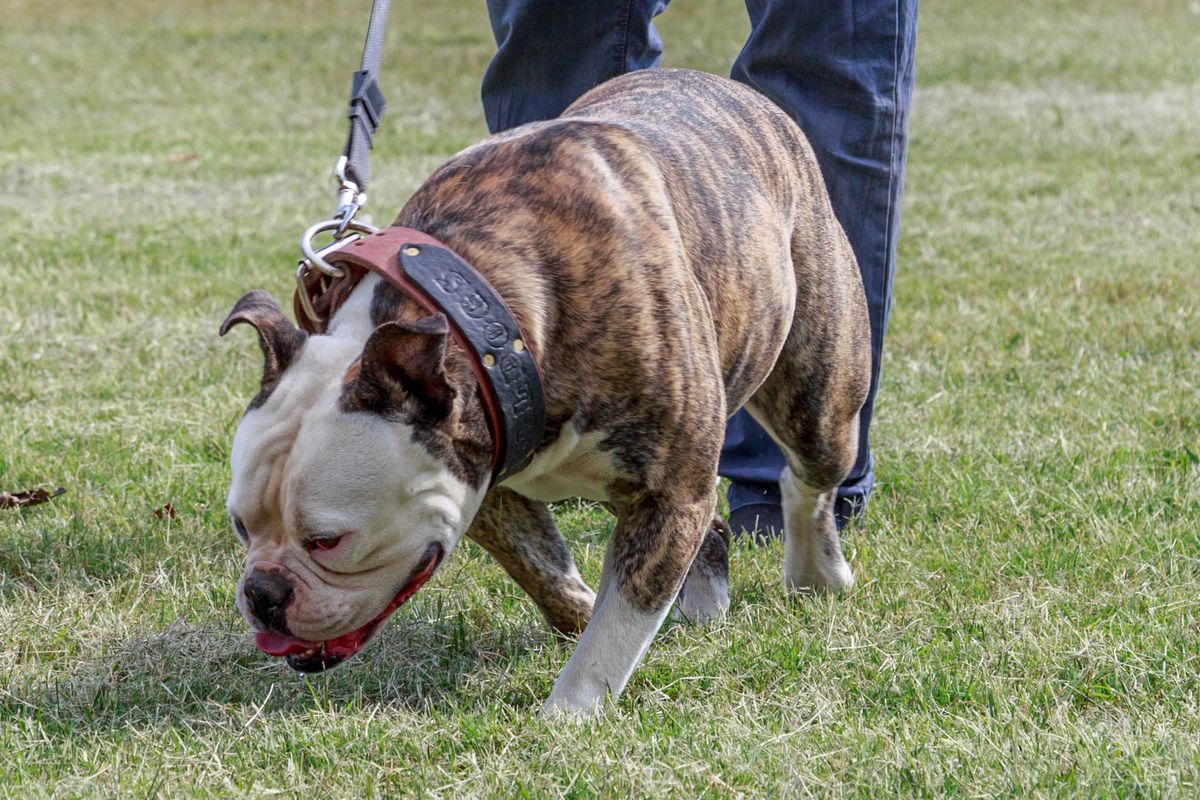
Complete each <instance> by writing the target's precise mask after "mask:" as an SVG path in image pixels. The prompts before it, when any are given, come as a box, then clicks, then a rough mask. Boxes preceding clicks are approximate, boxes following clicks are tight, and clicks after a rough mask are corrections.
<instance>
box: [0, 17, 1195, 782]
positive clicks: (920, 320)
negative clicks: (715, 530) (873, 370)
mask: <svg viewBox="0 0 1200 800" xmlns="http://www.w3.org/2000/svg"><path fill="white" fill-rule="evenodd" d="M367 6H368V4H367V3H366V2H360V3H351V4H347V3H345V2H329V1H328V0H308V2H305V3H303V4H300V3H285V2H279V0H268V1H267V2H259V3H239V2H228V1H226V2H219V3H185V2H181V0H168V1H167V2H149V1H148V0H128V1H127V2H123V3H120V4H116V3H106V2H100V0H70V2H61V3H45V2H39V1H38V0H8V2H7V3H6V4H5V6H4V11H3V20H2V22H0V120H2V122H0V244H2V245H3V254H2V255H0V286H2V287H3V290H2V291H0V412H2V413H0V490H9V491H16V490H20V489H28V488H33V487H35V486H38V485H47V486H63V487H65V488H66V489H67V493H66V494H64V495H62V496H61V497H58V498H56V499H54V500H52V501H51V502H49V503H47V504H45V505H42V506H39V507H36V508H27V509H23V510H12V509H10V510H0V795H5V796H13V797H21V798H27V797H40V796H69V797H74V796H80V795H84V796H90V795H100V796H108V795H114V796H117V795H119V796H132V795H162V796H168V795H172V796H178V795H199V796H210V795H211V796H218V795H219V796H229V795H232V796H265V795H275V794H283V795H287V796H292V795H295V796H304V797H325V796H331V797H358V796H364V795H390V796H396V795H401V796H455V795H464V796H497V797H511V796H530V797H546V796H559V795H562V796H571V797H627V796H680V797H698V796H704V797H734V796H739V795H742V796H746V797H779V796H784V797H804V796H810V795H814V796H833V797H840V796H859V797H886V796H893V795H904V796H929V795H944V794H952V795H969V796H994V795H1015V796H1022V797H1025V796H1047V797H1057V796H1078V797H1107V796H1122V797H1125V796H1146V797H1165V796H1181V797H1190V796H1196V795H1197V794H1198V793H1200V678H1198V668H1200V664H1198V657H1200V265H1198V264H1197V254H1198V253H1200V58H1197V55H1196V49H1195V47H1196V31H1197V30H1198V29H1200V5H1198V4H1197V3H1195V2H1184V0H1172V1H1171V2H1167V1H1166V0H1160V1H1150V0H1146V1H1145V2H1117V1H1116V0H1112V1H1111V2H1064V1H1061V0H1057V1H1044V2H1003V1H1002V0H976V2H971V3H951V2H947V0H927V2H926V3H925V4H924V7H923V8H922V17H921V20H920V35H919V46H918V54H917V61H918V66H917V83H918V90H917V96H916V101H915V107H914V111H913V123H912V124H913V129H912V143H911V149H910V153H909V173H908V188H907V194H906V196H905V205H904V211H903V220H902V231H901V252H900V255H899V266H898V270H899V271H898V277H897V281H896V302H895V309H894V313H893V317H892V320H893V321H892V329H891V332H890V338H889V340H888V347H887V356H886V360H885V366H884V369H885V377H884V381H885V383H884V387H883V391H882V393H881V395H880V401H879V405H878V407H877V420H878V421H877V424H876V428H875V431H874V441H875V446H876V450H877V457H878V460H879V488H878V491H877V493H876V495H875V497H874V500H873V502H872V505H871V508H870V513H869V515H868V517H867V519H866V520H865V522H864V523H863V524H862V525H861V526H859V527H858V528H856V529H854V530H852V531H850V532H849V534H848V535H847V536H846V537H845V538H846V542H847V549H848V553H849V555H850V556H851V560H852V563H853V565H854V569H855V572H856V574H857V575H858V583H857V584H856V586H855V588H854V589H853V591H851V592H850V593H849V594H848V595H847V596H845V597H841V598H836V599H832V598H819V599H815V600H808V601H804V602H789V601H786V600H785V599H784V598H783V597H782V593H781V567H780V562H781V553H780V549H779V547H778V546H777V545H776V546H773V547H771V546H768V547H764V548H760V549H752V548H748V547H739V548H737V549H735V552H734V553H733V565H732V602H733V606H732V609H731V613H730V615H729V618H728V619H727V620H726V621H724V622H721V623H719V624H715V625H712V626H710V627H708V628H700V627H692V626H687V625H669V626H668V627H666V628H665V629H664V630H663V632H662V633H661V634H660V636H659V637H658V639H657V640H656V642H655V644H654V646H653V647H652V648H651V650H650V653H649V655H648V657H647V659H646V661H645V662H644V664H643V665H642V667H641V668H640V669H639V670H638V671H637V672H636V673H635V674H634V677H633V680H632V681H631V682H630V685H629V688H628V689H627V691H626V693H625V695H624V696H623V697H622V698H621V699H620V701H619V702H618V703H617V704H616V706H615V707H614V708H612V709H611V710H610V711H609V712H608V713H607V714H605V715H604V716H602V717H601V718H599V719H596V720H594V721H591V722H587V723H583V724H579V725H573V724H564V723H552V722H547V721H545V720H542V719H541V718H539V716H538V714H537V710H538V708H539V704H540V702H541V700H542V698H544V697H545V696H546V695H547V693H548V692H549V689H550V687H551V685H552V683H553V681H554V678H555V676H556V675H557V673H558V670H559V669H560V668H561V666H562V664H563V663H564V662H565V660H566V658H567V656H568V654H569V650H568V648H567V647H565V646H563V645H561V644H558V643H556V642H555V641H554V640H553V639H551V638H550V637H549V636H548V635H547V634H546V632H545V630H544V628H543V626H542V624H541V622H540V618H539V616H538V614H537V612H536V610H535V609H534V607H533V606H532V604H531V603H529V602H528V601H527V600H526V599H525V598H524V597H523V596H522V593H521V592H520V590H519V589H518V588H517V587H516V585H515V584H514V583H512V582H511V581H509V580H508V579H507V578H506V577H505V576H504V575H503V573H502V572H501V570H500V569H499V568H498V567H497V566H496V565H495V564H494V563H492V562H491V560H490V559H489V558H488V557H487V556H486V555H485V554H483V553H482V551H481V550H479V549H478V548H477V547H475V546H473V545H465V546H463V547H461V548H460V549H459V550H458V551H456V553H455V554H454V555H453V557H452V558H451V559H450V561H449V562H448V564H447V565H446V566H445V568H444V569H443V570H442V571H441V572H440V573H439V575H438V577H437V578H436V579H435V580H434V581H433V582H432V583H431V584H430V585H429V586H428V587H426V588H425V589H424V590H422V592H421V593H420V594H419V595H418V596H417V597H416V598H415V599H414V600H412V601H411V602H410V603H409V604H408V605H407V606H406V608H404V609H403V610H402V611H401V612H400V613H398V614H397V615H396V617H395V618H394V619H393V621H392V622H391V624H390V626H389V628H388V630H387V631H386V632H385V634H384V635H383V636H382V637H381V640H380V641H379V642H377V643H376V644H375V645H373V646H372V647H371V648H370V649H369V650H368V651H367V652H366V653H364V654H363V656H361V657H360V658H358V659H357V660H356V663H354V664H353V665H352V666H350V667H343V668H341V669H338V670H335V671H333V672H331V673H327V674H323V675H320V676H317V677H315V678H305V677H302V676H299V675H296V674H292V673H291V672H289V671H288V670H287V668H286V667H284V666H283V665H281V664H279V663H276V662H274V661H272V660H269V659H268V658H266V657H265V656H263V655H262V654H260V653H259V652H258V651H256V650H255V649H254V647H253V643H252V641H251V638H250V636H249V635H248V633H247V629H246V627H245V624H244V623H243V622H242V620H241V619H240V618H239V616H238V614H237V612H236V611H235V609H234V589H235V581H236V579H237V576H238V573H239V572H240V569H241V563H240V552H239V550H240V547H239V545H238V543H237V541H236V539H235V537H234V535H233V533H232V531H231V530H230V527H229V524H228V521H227V519H226V517H225V514H224V510H223V502H224V492H225V488H226V481H227V478H228V466H227V455H228V448H229V444H230V441H231V439H232V435H233V430H234V427H235V425H236V424H237V420H238V418H239V416H240V414H241V412H242V410H243V408H244V406H245V403H246V402H247V400H248V399H249V398H250V397H251V396H252V395H253V393H254V391H255V386H256V383H257V379H258V371H259V366H260V359H259V356H258V352H257V347H256V346H255V344H254V340H253V336H251V335H250V333H249V332H248V331H239V333H238V334H237V335H232V336H230V337H228V338H226V339H219V338H218V337H217V335H216V329H217V326H218V324H219V323H220V321H221V319H222V318H223V317H224V315H225V313H226V312H227V311H228V309H229V307H230V306H231V305H232V303H233V301H234V300H236V299H237V298H238V297H240V296H241V294H242V293H243V292H245V291H246V290H248V289H250V288H256V287H263V288H268V289H270V290H271V291H272V292H274V293H275V294H276V296H277V297H285V296H287V295H288V294H289V293H290V288H289V284H290V280H291V272H292V270H293V268H294V265H295V258H296V252H297V251H296V244H295V243H296V239H297V237H298V235H299V233H300V231H301V230H302V229H303V227H305V226H306V225H307V224H308V223H309V222H311V221H313V220H316V219H318V218H319V217H321V216H322V215H325V214H327V213H328V212H329V210H330V209H331V203H332V200H333V194H332V189H333V183H332V181H331V179H330V178H329V170H330V167H331V165H332V162H333V159H334V157H335V156H336V155H337V152H338V151H339V149H340V147H341V144H342V137H343V136H344V129H343V124H344V123H343V119H342V114H343V105H344V102H345V97H344V95H345V90H346V87H347V85H348V81H349V75H350V72H351V71H352V70H353V69H355V68H356V67H357V61H358V56H359V52H360V46H361V38H362V32H363V30H364V28H365V23H366V13H367ZM391 22H392V24H391V27H390V34H389V40H388V45H387V50H386V53H385V56H384V65H385V71H384V76H383V79H382V84H383V88H384V91H385V92H386V94H387V97H388V100H389V103H390V105H389V111H388V115H387V116H386V117H385V120H384V124H383V127H382V130H381V131H380V133H379V135H378V137H377V148H376V150H375V154H374V166H375V174H374V182H373V185H372V187H371V204H370V210H371V211H372V212H373V213H374V215H375V218H376V221H377V222H383V221H386V220H388V219H390V215H391V214H392V213H394V211H395V210H396V209H398V208H399V207H400V205H401V204H402V202H403V201H404V199H405V198H406V196H407V195H408V194H409V193H410V192H412V191H413V190H414V189H415V188H416V187H417V186H418V185H419V184H420V182H421V180H422V179H423V177H424V176H426V175H428V174H429V173H430V172H431V171H432V170H433V168H434V167H435V166H436V165H437V164H438V163H440V162H441V161H442V160H443V159H445V158H446V157H447V156H449V155H450V154H451V153H453V152H455V151H456V150H458V149H459V148H461V147H463V146H465V145H466V144H468V143H470V142H472V141H474V140H476V139H478V138H480V137H481V136H482V135H484V133H485V130H484V127H483V122H482V114H481V111H480V108H479V101H478V91H477V90H478V80H479V77H480V76H481V74H482V71H483V69H484V66H485V65H486V63H487V60H488V57H489V56H490V53H491V49H492V44H491V39H490V33H489V32H488V29H487V24H486V19H485V13H484V8H483V3H481V2H470V3H468V2H454V3H421V2H416V0H406V1H405V2H397V3H395V4H394V7H393V10H392V20H391ZM660 29H661V31H662V33H663V36H664V38H665V39H666V42H667V48H668V55H667V63H669V64H670V65H674V66H690V67H696V68H701V69H707V70H711V71H715V72H723V71H725V70H727V69H728V65H729V63H730V62H731V60H732V58H733V56H734V54H735V53H736V52H737V49H738V47H739V45H740V42H741V39H742V37H744V35H745V31H746V22H745V15H744V11H743V10H742V8H741V4H740V3H738V2H736V1H735V0H721V1H720V2H717V0H678V2H677V4H676V5H675V6H673V7H672V8H671V9H670V10H669V11H668V12H667V13H666V14H665V15H664V16H663V18H662V21H661V25H660ZM168 506H169V508H168ZM156 512H158V513H156ZM557 513H558V519H559V521H560V524H561V526H562V528H563V530H564V532H565V533H566V535H567V537H568V539H569V540H570V541H571V542H572V545H573V547H574V550H575V552H576V555H577V558H578V559H579V561H580V565H581V569H582V570H583V572H584V573H585V575H586V576H587V577H588V578H589V580H591V581H592V582H593V583H594V582H595V580H596V579H597V577H598V573H599V566H600V559H601V556H602V554H603V550H604V547H605V544H606V541H607V538H608V536H609V534H610V532H611V528H612V521H611V519H610V518H609V517H607V515H606V514H605V513H604V512H603V511H601V510H600V509H598V508H596V507H594V506H592V505H590V504H586V503H578V502H571V503H564V504H562V505H561V506H559V508H558V512H557Z"/></svg>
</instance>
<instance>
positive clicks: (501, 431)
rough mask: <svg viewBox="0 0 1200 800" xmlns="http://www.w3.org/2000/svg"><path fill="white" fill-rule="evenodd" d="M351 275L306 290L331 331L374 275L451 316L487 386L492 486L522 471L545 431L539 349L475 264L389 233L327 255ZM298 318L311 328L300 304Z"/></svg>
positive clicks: (407, 235)
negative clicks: (351, 299)
mask: <svg viewBox="0 0 1200 800" xmlns="http://www.w3.org/2000/svg"><path fill="white" fill-rule="evenodd" d="M325 258H326V261H328V262H329V263H330V264H333V265H335V266H338V267H340V268H341V269H342V270H343V271H344V272H345V276H344V277H342V278H337V279H334V280H333V281H332V282H329V281H327V280H318V278H319V276H314V277H313V279H312V280H311V281H308V280H306V281H305V283H304V285H303V287H302V288H298V289H297V292H299V291H306V292H307V294H308V297H309V300H310V301H311V303H312V305H313V307H314V308H316V309H317V310H318V312H319V313H320V314H321V316H322V317H323V319H324V320H326V322H325V325H327V324H328V321H329V320H331V319H332V318H333V315H334V314H335V313H337V310H338V308H339V307H340V306H341V305H342V303H343V302H345V300H346V298H347V297H349V295H350V292H351V290H352V289H353V288H354V287H355V286H356V285H357V284H358V282H359V281H360V280H362V278H363V276H365V275H366V274H367V272H374V273H376V274H377V275H379V276H381V277H382V278H383V279H384V280H386V281H387V282H388V283H390V284H391V285H392V286H395V287H396V288H397V289H399V290H400V291H401V292H403V293H404V294H405V295H407V296H409V297H411V298H412V299H413V300H414V301H416V303H417V304H418V305H420V306H421V307H422V308H424V309H425V310H426V311H428V312H429V313H431V314H434V313H440V314H444V315H445V316H446V318H447V320H448V322H449V328H450V334H451V336H452V337H453V338H454V341H455V342H456V343H457V344H458V346H459V347H460V348H461V349H462V351H463V352H464V353H465V354H466V356H467V362H468V363H469V364H470V365H471V370H472V372H474V374H475V379H476V381H478V383H479V386H480V390H481V391H480V397H481V398H482V399H483V406H484V411H485V412H486V415H487V418H488V426H489V428H490V429H491V432H492V442H493V450H492V483H493V484H494V483H499V482H500V481H502V480H504V479H505V478H507V477H508V476H509V475H512V474H514V473H516V472H519V471H520V470H521V469H523V468H524V467H525V466H526V465H528V463H529V461H530V459H532V457H533V451H534V450H536V449H537V447H538V445H539V444H540V443H541V437H542V432H543V430H544V428H545V422H546V411H545V398H544V396H543V393H542V383H541V377H540V375H539V374H538V369H537V362H536V360H535V359H534V357H533V353H532V351H531V348H530V347H529V346H528V344H527V340H526V339H525V337H524V335H523V334H522V332H521V330H520V327H519V326H518V325H517V321H516V318H515V317H514V316H513V315H512V312H511V311H510V310H509V309H508V306H507V305H505V303H504V300H503V298H501V297H500V295H499V293H497V292H496V290H495V289H494V288H493V287H492V285H491V284H490V283H488V282H487V279H485V278H484V277H483V276H482V275H480V274H479V272H477V271H476V270H475V269H474V268H473V267H472V266H471V265H470V264H468V263H467V262H466V261H465V260H463V259H462V258H461V257H460V256H458V255H457V254H456V253H455V252H454V251H453V250H451V249H450V248H449V247H447V246H446V245H444V244H442V243H441V242H440V241H438V240H437V239H435V238H433V237H432V236H430V235H428V234H426V233H422V232H421V231H417V230H413V229H412V228H387V229H385V230H382V231H379V232H378V233H374V234H372V235H370V236H366V237H363V238H361V239H358V240H357V241H355V242H353V243H352V244H350V245H347V246H346V247H343V248H341V249H340V250H336V251H334V252H332V253H330V254H329V255H327V256H326V257H325ZM295 303H296V306H297V313H296V318H297V319H298V320H300V323H301V325H303V326H304V327H306V328H307V329H308V330H309V332H310V333H324V330H323V328H321V329H318V328H317V326H315V325H314V324H313V323H311V322H310V321H309V320H308V318H307V316H306V315H305V314H304V313H303V312H302V311H301V309H300V300H299V297H298V296H297V298H296V301H295Z"/></svg>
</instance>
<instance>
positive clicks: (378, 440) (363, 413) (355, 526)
mask: <svg viewBox="0 0 1200 800" xmlns="http://www.w3.org/2000/svg"><path fill="white" fill-rule="evenodd" d="M247 297H250V296H249V295H248V296H247ZM259 300H261V298H259ZM271 305H272V306H273V301H272V303H271ZM276 309H277V307H276ZM235 313H236V309H235ZM280 317H281V318H282V315H281V314H280ZM232 318H233V315H231V319H232ZM272 320H273V317H272ZM235 321H247V322H251V323H252V324H255V327H256V328H258V329H259V332H260V336H262V337H263V338H262V342H263V350H264V354H266V356H267V369H266V370H264V387H263V388H264V395H265V400H263V396H261V395H260V398H259V399H258V400H256V404H257V407H255V404H252V407H251V409H250V410H249V411H248V412H247V413H246V415H245V416H244V417H243V419H242V421H241V424H240V425H239V426H238V430H237V434H236V436H235V437H234V442H233V451H232V456H231V461H232V483H231V485H230V489H229V495H228V500H227V506H228V510H229V514H230V518H231V519H232V520H233V524H234V527H235V529H236V530H237V533H238V535H239V536H240V537H241V538H242V539H243V541H244V542H245V544H246V546H247V557H246V569H245V572H244V573H243V575H242V578H241V580H240V582H239V584H238V608H239V609H240V610H241V612H242V614H243V615H244V616H245V618H246V620H247V621H248V622H249V623H250V625H251V627H252V628H253V629H254V630H255V631H256V643H257V645H258V646H259V648H260V649H262V650H263V651H264V652H267V653H269V654H271V655H275V656H287V657H288V661H289V663H290V664H291V665H292V667H294V668H295V669H298V670H301V671H307V672H312V671H319V670H322V669H326V668H328V667H331V666H334V665H335V664H338V663H340V662H341V661H343V660H345V659H346V658H348V657H349V656H351V655H353V654H354V653H356V652H357V651H358V650H359V649H361V647H362V646H363V645H364V644H366V642H367V641H368V640H369V639H370V638H371V637H372V636H373V635H374V634H375V633H376V631H377V630H378V629H379V628H380V627H381V626H382V624H383V622H384V620H385V619H386V617H387V616H389V615H390V614H391V612H393V611H394V610H395V609H396V608H397V607H398V606H399V605H400V603H402V602H403V601H404V600H406V599H407V598H408V597H409V596H411V595H412V593H414V592H415V591H416V590H417V589H418V588H419V587H420V585H421V584H423V583H424V582H425V581H426V580H428V578H429V577H430V576H431V575H432V574H433V571H434V570H435V569H436V568H437V566H438V564H439V563H441V561H442V559H443V558H444V557H445V556H446V555H448V554H449V553H450V551H451V550H452V549H453V548H454V546H455V544H457V543H458V540H459V539H460V538H461V537H462V534H463V532H464V530H465V529H466V527H467V525H468V524H469V523H470V521H471V518H472V517H473V516H474V514H475V512H476V511H477V510H478V508H479V504H480V503H481V502H482V499H483V494H484V491H485V489H480V488H473V487H471V486H469V485H467V484H466V483H464V482H463V481H462V480H460V479H459V478H457V477H456V476H455V475H454V473H453V472H452V470H451V469H450V468H449V466H448V465H447V464H446V463H444V462H443V461H441V460H439V459H438V458H437V457H435V455H434V454H433V453H432V452H431V450H430V449H429V448H427V447H426V446H425V445H423V444H421V443H420V442H419V441H418V439H417V438H416V437H414V432H415V431H416V427H415V426H414V425H413V424H409V423H408V422H405V421H404V420H403V419H402V418H398V416H397V415H383V414H380V413H376V412H374V411H371V410H364V409H352V410H347V407H346V406H347V404H346V402H345V395H346V392H347V391H348V386H350V383H351V382H352V381H353V379H354V373H355V372H356V370H353V369H351V367H352V365H356V364H357V363H358V362H359V359H360V355H362V353H363V342H362V340H361V339H359V340H357V341H356V340H355V338H354V337H352V336H342V337H339V336H314V337H310V338H307V340H305V338H304V337H303V335H302V334H299V333H298V332H295V334H294V335H295V337H296V338H295V339H293V340H292V342H291V345H294V346H292V347H291V350H290V352H285V353H284V354H283V356H285V357H277V358H276V359H275V362H276V364H277V365H279V366H281V369H280V371H279V372H278V374H276V375H275V376H270V375H269V373H270V369H271V362H272V353H270V352H269V350H270V348H272V347H276V346H278V344H279V343H278V341H274V342H273V341H271V337H272V335H273V334H274V335H275V336H276V338H277V339H278V338H279V337H283V338H286V337H287V336H288V335H289V334H287V332H286V331H284V332H282V333H281V332H279V331H274V332H273V333H272V332H270V331H269V332H268V333H265V334H264V332H263V331H264V327H265V326H266V325H269V324H278V321H277V320H273V321H271V322H265V321H263V320H262V319H255V318H243V319H240V320H235ZM228 324H229V323H228V322H227V325H226V329H227V327H228ZM287 324H288V325H290V323H287ZM293 330H294V329H293ZM283 349H284V350H287V349H288V346H286V345H285V346H284V347H283ZM283 362H286V363H283ZM348 370H349V373H348ZM348 375H349V377H348ZM269 377H272V380H270V381H269V380H268V378H269ZM272 383H273V385H271V384H272ZM259 401H261V402H259Z"/></svg>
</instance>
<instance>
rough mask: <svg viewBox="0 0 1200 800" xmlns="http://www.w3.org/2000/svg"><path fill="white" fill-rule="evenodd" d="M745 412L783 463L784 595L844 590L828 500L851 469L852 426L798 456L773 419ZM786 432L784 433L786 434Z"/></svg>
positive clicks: (847, 574) (846, 578)
mask: <svg viewBox="0 0 1200 800" xmlns="http://www.w3.org/2000/svg"><path fill="white" fill-rule="evenodd" d="M746 408H747V410H748V411H750V413H751V415H752V416H754V417H755V419H756V420H757V421H758V422H759V424H760V425H762V426H763V428H764V429H765V430H766V431H767V432H769V433H770V434H771V436H772V438H774V439H775V440H776V442H778V444H779V445H780V447H781V448H782V450H783V452H784V455H785V457H786V459H787V466H786V467H784V470H783V474H782V475H781V476H780V478H779V488H780V493H781V494H782V496H783V519H784V539H783V553H784V563H783V578H784V586H785V587H786V588H787V590H788V591H789V592H796V593H801V594H810V593H813V592H820V591H832V592H838V591H842V590H844V589H848V588H850V586H851V585H852V584H853V583H854V573H853V572H851V570H850V565H849V564H847V563H846V559H845V557H844V556H843V555H842V544H841V540H840V539H839V537H838V532H837V525H836V523H835V522H834V518H833V501H834V498H835V492H836V489H837V486H838V485H839V484H840V483H841V481H842V478H843V477H844V476H845V475H846V473H847V472H848V471H849V470H850V466H851V465H852V464H853V460H854V454H855V447H856V444H857V441H858V428H857V425H854V424H848V425H844V426H841V428H842V429H841V430H839V431H838V432H837V433H836V435H835V436H833V437H832V438H833V440H832V441H824V442H822V443H821V444H819V445H817V446H816V450H817V453H816V454H814V452H813V450H812V449H806V450H805V451H804V455H801V451H800V450H799V449H797V446H796V444H795V439H794V437H792V436H789V435H781V434H780V433H779V430H778V428H776V427H775V425H774V424H772V423H773V422H774V423H777V422H778V420H771V419H769V418H767V417H766V415H765V414H763V411H762V408H761V406H758V405H757V404H754V403H751V404H747V406H746ZM790 427H791V426H788V427H785V428H784V430H785V431H787V432H788V433H791V430H790ZM814 455H816V457H814Z"/></svg>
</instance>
